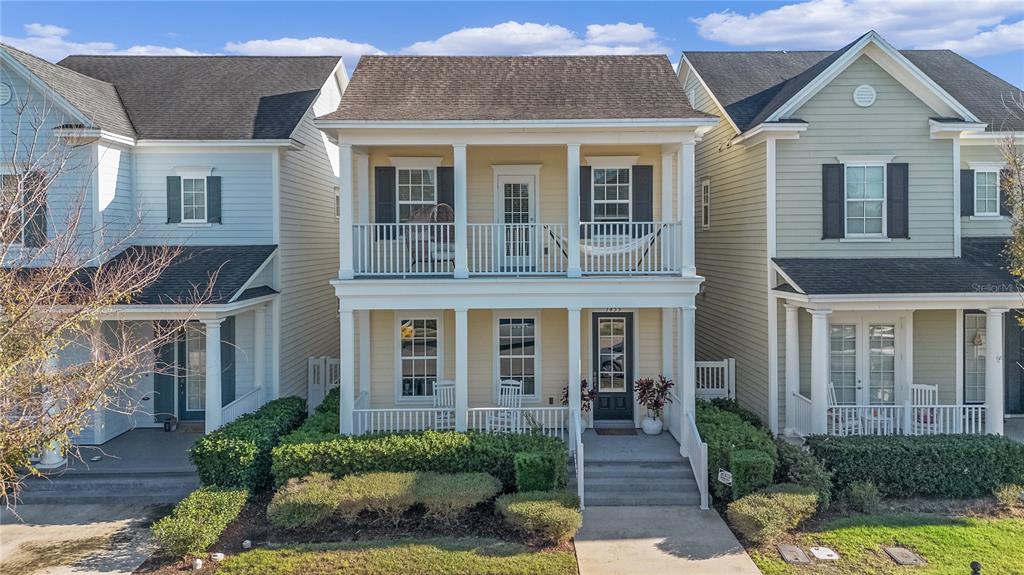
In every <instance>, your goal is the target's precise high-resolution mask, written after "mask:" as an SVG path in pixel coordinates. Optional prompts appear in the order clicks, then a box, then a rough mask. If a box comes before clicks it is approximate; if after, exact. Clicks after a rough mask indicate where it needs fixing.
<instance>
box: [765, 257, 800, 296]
mask: <svg viewBox="0 0 1024 575" xmlns="http://www.w3.org/2000/svg"><path fill="white" fill-rule="evenodd" d="M772 269H773V270H775V273H777V274H779V275H780V276H782V279H784V280H786V283H788V284H789V285H791V286H793V287H794V288H795V289H796V290H798V291H799V292H800V293H799V294H791V295H803V294H804V290H803V288H801V287H800V284H798V283H796V282H795V281H793V278H791V277H789V274H787V273H786V272H784V271H782V267H781V266H779V264H777V263H775V262H774V261H773V262H772ZM768 287H769V289H771V290H772V291H776V290H775V286H768ZM778 293H787V294H788V293H790V292H778Z"/></svg>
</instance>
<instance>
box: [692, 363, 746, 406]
mask: <svg viewBox="0 0 1024 575" xmlns="http://www.w3.org/2000/svg"><path fill="white" fill-rule="evenodd" d="M696 363H697V399H717V398H726V399H735V398H736V360H735V359H732V358H729V359H723V360H721V361H698V362H696Z"/></svg>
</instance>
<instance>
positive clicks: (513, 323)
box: [497, 316, 540, 397]
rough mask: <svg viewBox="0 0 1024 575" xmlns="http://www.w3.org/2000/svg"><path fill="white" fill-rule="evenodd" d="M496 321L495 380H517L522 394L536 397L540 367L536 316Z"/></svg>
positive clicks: (505, 318)
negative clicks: (496, 378)
mask: <svg viewBox="0 0 1024 575" xmlns="http://www.w3.org/2000/svg"><path fill="white" fill-rule="evenodd" d="M497 323H498V381H505V380H513V381H518V382H520V383H521V384H522V385H523V395H524V396H527V397H536V396H537V395H538V388H539V386H538V383H539V382H538V373H537V368H538V367H539V366H540V361H539V359H538V358H539V356H540V350H539V349H538V343H539V342H538V336H539V330H538V320H537V317H536V316H533V317H499V318H498V321H497Z"/></svg>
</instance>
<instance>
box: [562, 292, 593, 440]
mask: <svg viewBox="0 0 1024 575" xmlns="http://www.w3.org/2000/svg"><path fill="white" fill-rule="evenodd" d="M568 312H569V326H568V328H569V338H568V340H567V343H568V346H569V383H568V385H569V410H570V411H572V410H576V411H579V410H580V407H581V405H582V398H581V397H580V380H581V379H583V366H582V365H580V329H581V324H580V308H578V307H575V308H572V307H571V308H569V309H568ZM590 383H591V384H594V385H596V382H590ZM581 418H582V413H581ZM581 423H582V422H581Z"/></svg>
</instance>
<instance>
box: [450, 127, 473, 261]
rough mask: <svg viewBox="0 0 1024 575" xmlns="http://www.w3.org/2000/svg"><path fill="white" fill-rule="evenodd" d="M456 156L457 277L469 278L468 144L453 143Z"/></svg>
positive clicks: (454, 171) (454, 172)
mask: <svg viewBox="0 0 1024 575" xmlns="http://www.w3.org/2000/svg"><path fill="white" fill-rule="evenodd" d="M452 150H453V152H454V158H455V169H454V170H452V172H453V176H454V178H455V277H457V278H468V277H469V267H468V258H467V254H466V246H467V245H468V242H467V235H468V231H467V229H466V221H467V220H466V212H467V211H468V210H467V207H468V206H467V205H466V144H452Z"/></svg>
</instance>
